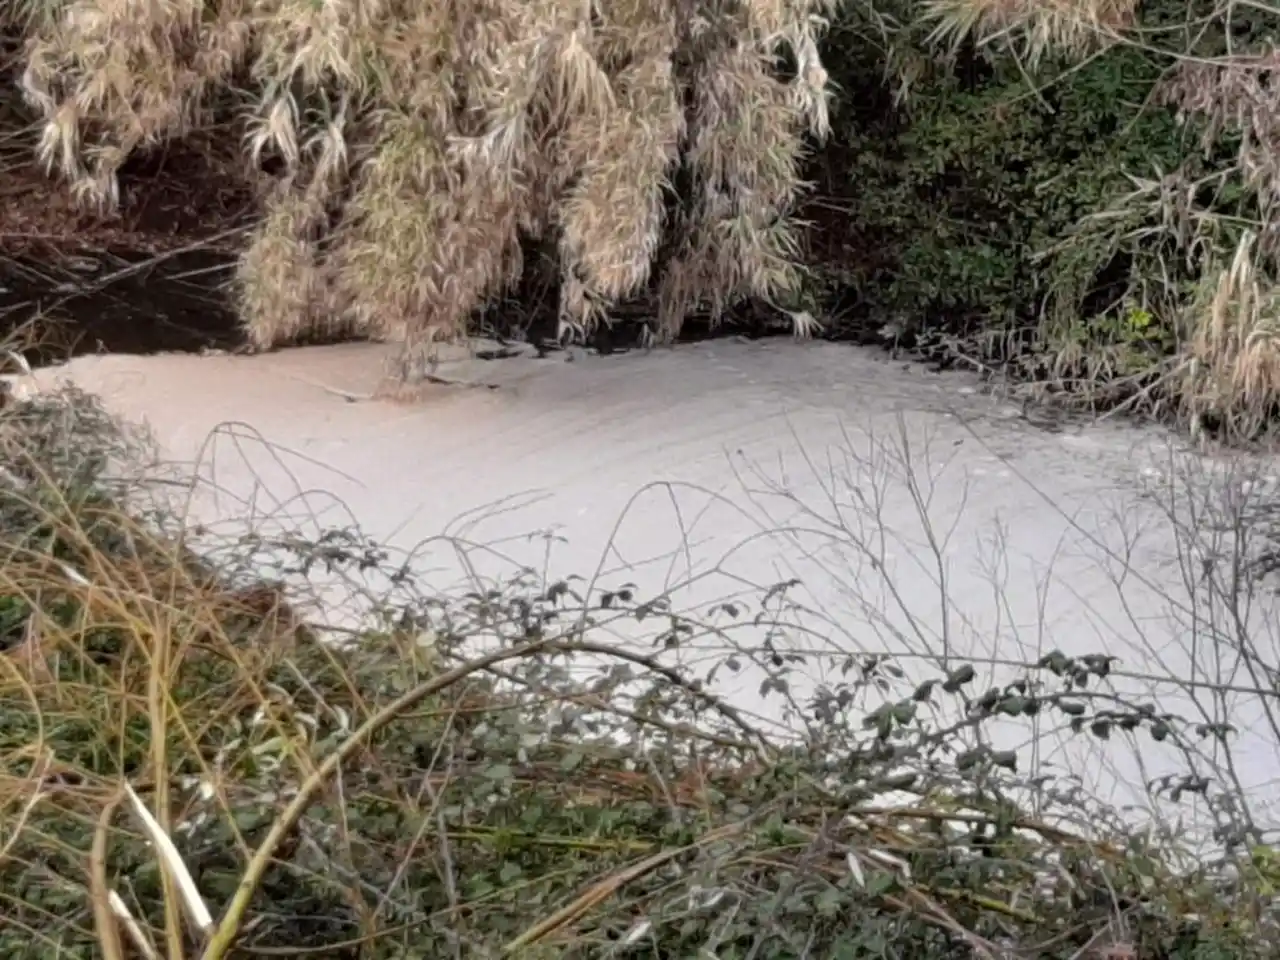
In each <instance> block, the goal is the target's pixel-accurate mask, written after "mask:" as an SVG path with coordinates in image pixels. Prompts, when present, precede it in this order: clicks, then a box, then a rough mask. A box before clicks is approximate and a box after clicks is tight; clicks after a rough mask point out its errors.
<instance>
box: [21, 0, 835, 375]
mask: <svg viewBox="0 0 1280 960" xmlns="http://www.w3.org/2000/svg"><path fill="white" fill-rule="evenodd" d="M837 2H838V0H750V2H734V0H609V2H598V3H594V4H592V3H586V4H584V3H580V2H570V0H525V2H521V3H506V4H503V3H496V2H493V0H456V2H450V3H444V2H438V3H419V2H410V0H52V2H49V0H46V3H45V4H44V5H43V6H42V7H41V8H40V14H39V15H38V16H34V17H32V18H31V20H30V21H29V25H28V29H29V31H30V34H31V39H30V41H29V43H28V47H27V52H26V54H27V61H26V69H25V73H24V75H23V78H22V86H23V90H24V93H25V95H26V97H27V99H28V101H29V102H30V103H31V104H32V105H34V106H35V107H36V108H37V110H38V112H39V115H40V117H41V119H42V135H41V139H40V144H39V154H40V158H41V160H42V161H43V163H44V164H45V165H46V167H47V168H48V169H50V170H51V171H56V172H57V173H59V174H61V175H62V176H63V177H65V178H66V179H67V180H68V181H69V182H70V184H71V186H72V187H73V189H74V191H75V193H76V195H77V196H78V197H79V198H80V199H81V200H83V201H84V202H85V203H86V204H89V205H91V206H95V207H98V208H103V209H108V210H110V209H112V208H113V207H114V206H115V205H117V204H118V203H119V202H120V196H119V188H118V174H119V171H120V169H121V166H122V164H124V163H125V161H126V160H127V159H128V158H129V157H130V156H131V155H133V154H134V153H136V152H138V151H141V150H146V149H148V148H152V147H155V146H157V145H159V144H161V143H163V142H166V141H169V140H172V139H175V138H181V137H184V136H186V135H188V134H189V133H190V132H191V131H193V130H196V129H198V128H201V127H204V126H207V125H209V124H211V123H214V122H222V121H223V120H225V118H226V117H228V116H235V117H237V118H238V120H237V122H238V124H239V130H240V132H242V134H243V137H244V155H245V159H246V161H247V167H248V169H250V170H252V171H254V176H255V177H256V178H258V179H260V180H261V181H262V183H263V198H264V199H263V203H264V216H263V217H262V221H261V223H260V225H259V226H258V228H257V230H256V232H255V233H254V234H253V236H252V238H251V239H250V241H249V243H248V244H247V246H246V248H245V250H244V251H243V254H242V259H241V269H240V281H241V282H240V293H241V307H242V312H243V316H244V318H245V323H246V325H247V327H248V330H249V332H250V334H251V337H252V339H253V341H254V342H255V343H257V344H258V345H260V346H263V347H266V346H270V345H274V344H278V343H283V342H288V341H290V340H294V339H296V338H298V337H300V336H303V335H304V334H308V333H333V332H336V331H338V330H346V331H351V332H355V333H359V334H363V335H367V336H371V337H376V338H386V339H389V340H394V341H399V342H402V343H404V344H405V345H406V353H405V360H406V361H409V362H408V365H407V366H406V368H405V372H408V373H412V372H414V370H415V369H418V368H419V367H420V361H421V360H422V359H423V351H424V349H425V348H428V347H429V346H430V344H431V343H433V342H435V341H437V340H440V339H450V338H454V337H457V336H459V335H464V334H465V333H466V332H467V324H468V321H469V318H470V317H471V316H472V315H473V314H474V312H475V310H476V309H477V308H478V307H480V306H482V305H483V304H484V303H486V302H487V301H488V300H490V299H491V298H493V297H494V296H496V295H499V294H501V293H502V292H504V291H506V290H508V289H510V288H511V286H512V285H513V284H514V283H515V282H516V281H517V280H518V279H519V277H520V275H521V271H522V268H523V266H524V263H523V261H524V258H525V252H524V251H525V250H526V249H527V245H526V244H524V243H523V241H526V240H535V241H537V240H540V241H543V242H547V243H552V244H554V249H555V251H556V257H557V258H558V268H559V275H560V287H561V293H560V297H561V299H560V322H561V329H562V332H577V333H582V332H584V331H585V330H588V329H590V328H591V327H593V326H594V325H595V324H598V323H599V322H600V321H601V320H602V318H604V317H605V313H606V310H607V308H608V306H609V305H610V304H613V303H616V302H617V301H619V300H620V299H623V298H626V297H630V296H633V295H636V294H638V293H643V292H649V291H652V292H653V293H655V294H656V296H657V303H658V310H657V312H658V320H657V323H656V328H655V329H654V330H653V333H654V334H655V335H656V337H657V338H658V339H660V340H661V339H670V338H671V337H674V336H675V335H676V334H677V333H678V331H679V330H680V327H681V324H682V322H683V321H684V319H685V317H686V316H687V315H688V314H689V312H690V311H692V310H695V309H699V310H701V309H706V310H709V311H710V312H711V314H712V316H713V317H716V316H718V315H719V314H720V312H722V311H723V309H724V308H725V307H726V306H727V305H729V304H731V303H732V302H734V301H735V300H737V299H740V298H744V297H748V296H753V297H760V298H764V299H767V300H776V299H777V298H779V297H781V296H783V295H785V294H786V293H788V292H790V291H793V290H794V289H796V287H797V284H798V283H799V280H800V272H799V268H798V266H797V259H798V258H797V253H798V251H799V242H798V239H797V234H796V225H795V223H794V222H793V220H792V219H791V218H790V217H789V214H790V213H791V210H792V207H793V204H794V201H795V200H796V198H797V195H798V192H799V191H800V190H801V189H802V188H803V186H804V185H803V183H802V180H801V174H800V162H801V160H802V157H803V153H804V149H805V138H806V136H809V135H819V136H820V135H822V134H825V132H826V128H827V112H826V111H827V96H828V94H827V77H826V73H825V71H824V70H823V68H822V65H821V64H820V62H819V58H818V53H817V41H818V39H819V37H820V35H821V34H822V32H823V30H824V29H825V27H826V17H828V16H829V15H830V14H831V13H832V12H833V8H834V7H835V6H836V4H837ZM784 58H785V63H786V64H787V66H789V67H790V68H791V69H789V70H787V72H786V75H785V76H784V75H783V72H782V69H781V67H782V66H783V64H784ZM244 91H249V92H248V93H246V92H244ZM266 169H270V170H271V175H270V176H266V175H265V174H263V173H262V171H264V170H266ZM677 183H678V184H679V188H678V189H677V187H676V186H675V184H677Z"/></svg>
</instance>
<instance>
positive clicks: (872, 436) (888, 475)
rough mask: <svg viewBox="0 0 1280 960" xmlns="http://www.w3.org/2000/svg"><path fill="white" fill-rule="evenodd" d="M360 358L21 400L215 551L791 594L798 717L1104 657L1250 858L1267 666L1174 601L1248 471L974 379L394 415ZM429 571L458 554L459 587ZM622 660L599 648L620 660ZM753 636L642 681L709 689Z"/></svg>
mask: <svg viewBox="0 0 1280 960" xmlns="http://www.w3.org/2000/svg"><path fill="white" fill-rule="evenodd" d="M384 349H385V348H383V347H381V346H378V345H369V344H361V345H341V346H336V347H332V346H330V347H315V348H303V349H297V350H290V351H282V352H279V353H275V354H270V355H262V356H226V355H220V356H205V357H197V356H190V355H185V356H176V355H160V356H150V357H133V356H125V355H107V356H97V357H81V358H78V359H76V360H74V361H72V362H70V363H69V364H68V365H65V366H62V367H58V368H47V369H44V370H42V371H39V372H38V374H37V380H38V381H40V382H42V383H50V382H53V381H54V380H58V379H61V378H68V377H69V378H70V379H71V380H73V381H74V382H76V383H77V384H78V385H80V386H82V387H84V388H85V389H88V390H90V391H92V392H94V393H97V394H99V395H101V396H102V397H103V398H104V399H105V401H106V402H107V404H108V406H109V407H110V408H111V409H113V410H114V411H116V412H118V413H120V414H122V415H123V416H125V417H127V418H129V419H133V420H136V421H145V422H146V423H147V424H148V425H149V426H150V428H151V429H152V430H153V432H154V436H155V438H156V441H157V443H158V445H159V447H160V449H161V450H163V452H164V454H165V455H166V456H167V457H169V458H172V459H174V460H176V461H182V462H188V463H190V462H194V463H196V467H195V473H196V474H197V475H198V476H199V477H200V478H201V486H200V489H199V493H198V495H197V496H195V497H194V499H193V500H192V502H191V509H192V511H193V513H194V515H195V517H196V518H197V519H199V520H200V521H201V522H205V523H209V524H212V525H214V526H215V527H218V528H219V529H224V530H225V529H226V525H227V524H228V523H231V524H239V525H241V526H243V525H244V524H245V523H246V518H251V519H249V521H248V522H250V523H252V524H253V525H254V526H255V527H257V528H259V529H264V528H265V527H267V526H268V525H272V524H274V525H276V528H277V529H280V530H287V529H298V530H304V531H305V530H309V531H311V532H312V533H315V532H317V531H319V530H321V529H324V528H331V527H333V526H335V525H339V526H340V525H345V524H348V523H353V522H354V523H358V525H359V526H360V528H361V529H362V530H363V531H364V532H365V533H367V534H368V535H369V536H371V537H372V538H374V539H375V540H377V541H379V542H381V543H385V544H389V545H391V546H394V547H396V548H398V549H401V550H405V551H411V552H413V554H414V556H415V558H416V559H415V563H416V566H417V569H418V570H420V571H421V575H422V576H423V577H425V578H427V579H432V580H434V581H436V582H439V583H441V584H449V585H456V584H458V583H459V581H460V578H461V577H462V575H463V573H464V569H466V570H468V571H469V574H470V575H472V576H481V577H490V576H492V577H498V578H501V577H504V576H506V575H509V574H510V573H512V572H514V570H515V569H516V568H517V567H519V566H521V565H528V566H530V567H532V568H534V569H536V570H538V571H539V572H540V575H543V576H545V577H547V578H550V579H556V578H558V577H564V576H568V575H574V574H576V575H581V576H583V577H586V578H589V579H591V578H595V582H597V583H598V585H599V586H602V587H609V586H616V585H618V584H619V583H621V582H624V581H631V582H634V583H636V584H637V585H638V593H639V594H640V595H641V596H648V595H653V594H655V593H659V592H662V591H667V592H669V593H670V596H671V598H672V603H673V605H674V606H676V607H677V608H679V609H686V610H697V611H701V612H703V613H704V615H705V611H707V610H708V608H710V607H711V606H712V605H713V603H714V602H715V601H717V600H720V599H724V598H727V597H730V596H735V597H738V598H741V599H744V600H746V601H747V602H748V603H758V600H759V596H760V592H761V591H762V590H763V589H765V588H766V587H767V586H768V585H770V584H775V583H778V582H781V581H786V580H788V579H790V578H793V577H794V578H796V579H798V580H799V581H800V585H799V586H796V587H793V588H792V596H793V597H794V599H795V600H796V602H797V603H800V604H802V605H803V606H804V608H805V611H806V612H805V613H804V617H805V618H807V619H806V620H805V624H806V626H805V627H804V629H803V630H796V631H793V632H791V633H789V635H788V640H787V642H789V643H792V644H794V646H795V647H796V648H797V649H799V648H804V649H806V650H809V651H810V652H811V653H815V652H816V653H815V656H813V657H812V658H811V659H810V660H809V662H808V663H807V664H805V665H804V666H803V667H802V668H798V669H799V673H797V674H796V675H793V676H792V677H791V678H790V684H791V687H792V689H793V690H795V691H799V692H800V693H801V694H803V692H804V690H805V689H806V688H812V686H813V685H814V684H817V683H822V682H832V683H834V682H835V681H834V680H832V679H831V677H832V675H833V672H834V671H835V670H836V668H837V667H838V666H839V664H840V663H841V661H842V660H843V659H844V658H845V657H846V656H847V655H848V654H849V653H851V652H857V653H870V652H883V653H892V654H896V655H898V656H899V657H901V658H903V659H902V661H901V662H902V663H903V664H904V665H906V667H907V669H908V679H909V680H916V679H919V678H922V677H927V676H936V675H938V671H939V670H945V669H949V668H953V667H954V666H955V665H956V664H957V663H958V662H959V661H960V660H961V659H963V658H972V659H973V662H974V663H975V665H976V666H977V668H978V678H977V680H976V681H975V687H981V688H983V689H985V688H986V686H988V685H991V684H993V683H1001V682H1007V681H1008V680H1009V679H1011V678H1012V677H1013V676H1015V675H1017V673H1018V668H1017V666H1016V664H1017V663H1019V662H1024V661H1035V660H1037V659H1038V658H1040V657H1041V656H1043V655H1044V654H1046V653H1048V652H1049V651H1051V650H1054V649H1059V650H1062V651H1064V652H1065V653H1067V654H1068V655H1072V656H1082V655H1086V654H1095V653H1096V654H1106V655H1110V656H1113V657H1116V658H1118V663H1117V664H1116V676H1115V677H1113V679H1112V683H1113V685H1114V686H1115V687H1116V688H1117V689H1119V690H1121V691H1122V692H1124V693H1126V694H1127V695H1131V696H1133V697H1137V698H1139V699H1146V700H1155V701H1156V702H1158V703H1159V705H1160V706H1161V708H1162V709H1166V710H1169V711H1172V712H1174V713H1178V714H1181V715H1184V716H1187V717H1188V718H1189V719H1190V720H1193V721H1196V722H1203V721H1206V720H1207V721H1213V720H1222V719H1227V718H1228V717H1229V718H1230V719H1231V721H1232V722H1233V723H1234V724H1235V726H1236V727H1237V728H1238V729H1239V731H1240V732H1239V734H1238V735H1237V736H1235V737H1234V738H1232V739H1231V740H1230V744H1231V749H1230V759H1231V761H1232V763H1231V765H1230V766H1224V764H1225V759H1224V758H1225V756H1226V755H1225V754H1224V753H1223V751H1222V749H1221V747H1220V745H1219V746H1215V745H1214V744H1213V743H1212V742H1210V741H1205V742H1203V743H1202V744H1201V747H1202V749H1203V751H1204V752H1205V753H1206V756H1205V757H1202V758H1201V759H1199V760H1197V761H1196V762H1197V764H1199V769H1200V770H1201V772H1204V773H1207V774H1209V775H1213V776H1224V777H1231V778H1235V780H1236V781H1237V782H1238V784H1239V785H1240V786H1241V787H1243V788H1244V789H1245V791H1246V793H1247V796H1248V797H1249V801H1250V805H1251V807H1252V808H1253V811H1254V815H1255V816H1256V817H1258V818H1259V819H1260V820H1261V821H1262V822H1264V823H1266V824H1268V825H1271V826H1280V823H1273V821H1276V820H1277V819H1278V818H1280V805H1278V804H1276V803H1275V801H1274V799H1273V794H1274V793H1275V790H1274V789H1273V787H1272V784H1273V783H1274V778H1275V776H1276V774H1277V772H1280V734H1278V733H1277V731H1276V728H1275V727H1273V726H1272V725H1271V724H1270V723H1268V722H1267V717H1268V716H1269V713H1268V710H1267V707H1268V704H1270V705H1271V706H1274V700H1275V696H1274V694H1269V695H1263V694H1261V693H1259V692H1258V688H1259V687H1263V686H1268V685H1270V687H1271V689H1274V684H1273V682H1272V681H1271V680H1269V679H1268V677H1267V676H1264V675H1263V674H1265V673H1266V671H1265V669H1264V668H1266V667H1270V666H1272V665H1276V664H1280V649H1277V648H1278V647H1280V643H1278V642H1277V640H1276V636H1275V631H1274V627H1275V625H1276V624H1277V622H1280V621H1278V620H1277V617H1276V615H1275V614H1276V610H1275V605H1274V601H1273V599H1272V595H1271V593H1270V592H1267V591H1263V590H1261V589H1259V590H1257V591H1256V593H1254V594H1251V595H1250V596H1249V597H1248V600H1249V604H1248V609H1247V610H1244V609H1243V606H1244V605H1243V604H1241V603H1239V602H1238V601H1239V599H1240V598H1239V596H1238V592H1235V593H1237V595H1236V596H1206V595H1205V591H1204V590H1202V589H1201V588H1200V587H1198V586H1196V583H1197V582H1198V581H1197V577H1198V574H1197V571H1200V574H1203V573H1204V572H1205V571H1207V570H1208V569H1209V559H1210V558H1209V557H1208V556H1207V554H1208V553H1209V552H1211V551H1218V552H1223V551H1225V552H1226V553H1230V550H1231V545H1230V543H1228V542H1227V541H1224V540H1223V539H1222V538H1221V537H1219V536H1217V535H1216V534H1214V533H1213V531H1212V526H1213V524H1212V523H1211V522H1210V521H1211V520H1212V516H1213V513H1214V510H1213V509H1210V508H1215V509H1216V507H1215V504H1218V503H1219V499H1218V498H1220V497H1222V496H1223V495H1224V493H1223V491H1227V492H1228V493H1229V492H1230V491H1232V490H1236V491H1237V492H1238V491H1239V489H1240V483H1241V481H1242V478H1244V477H1245V475H1246V473H1247V474H1248V477H1249V484H1250V486H1248V487H1247V489H1248V490H1251V491H1253V494H1256V493H1257V491H1258V490H1262V489H1265V487H1266V485H1267V483H1269V482H1270V480H1269V473H1268V471H1269V469H1270V464H1269V463H1267V462H1266V461H1265V460H1260V459H1256V458H1255V459H1251V460H1245V459H1244V458H1239V459H1237V460H1235V461H1231V462H1227V461H1225V460H1220V459H1219V460H1214V461H1208V460H1202V459H1200V458H1197V457H1196V456H1193V455H1192V454H1190V453H1188V452H1186V451H1183V450H1180V449H1179V445H1178V443H1177V442H1176V440H1174V439H1173V438H1171V437H1170V436H1169V435H1168V434H1166V433H1165V432H1163V431H1161V430H1158V429H1156V428H1150V427H1143V428H1138V427H1135V426H1132V425H1125V424H1123V423H1121V422H1119V421H1113V422H1108V423H1101V424H1093V425H1072V424H1067V425H1063V426H1060V427H1058V428H1055V429H1046V428H1045V427H1044V426H1043V425H1040V424H1037V423H1036V422H1034V421H1035V416H1034V415H1033V416H1032V418H1031V419H1028V418H1027V417H1026V416H1025V415H1024V414H1023V412H1022V411H1021V410H1020V409H1019V408H1018V407H1017V406H1015V405H1012V404H1010V403H1008V402H1006V401H1003V400H1001V399H1000V398H998V397H995V396H991V395H989V394H987V393H985V392H984V391H983V389H982V388H981V386H980V384H979V383H978V382H977V381H976V380H974V379H971V378H968V377H966V376H964V375H959V374H952V373H947V374H933V373H929V372H927V371H925V370H924V369H922V368H919V367H912V366H910V365H906V364H903V363H901V362H897V361H893V360H890V359H889V358H887V357H886V356H885V355H884V354H883V353H880V352H876V351H872V350H865V349H860V348H852V347H848V346H841V345H835V344H822V343H791V342H779V341H757V342H745V341H733V340H718V341H711V342H706V343H702V344H697V345H691V346H682V347H677V348H674V349H670V350H665V349H664V350H656V351H653V352H651V353H645V352H635V353H628V354H623V355H615V356H608V357H599V356H592V355H585V354H578V355H575V354H565V353H560V354H552V355H549V356H547V357H543V358H536V357H520V358H516V359H509V360H502V361H497V362H493V363H483V364H482V363H478V362H476V361H473V360H472V361H466V360H462V359H459V360H458V361H457V362H456V363H453V364H452V366H450V364H449V363H446V364H444V365H443V366H442V368H441V373H442V375H449V376H459V377H464V378H470V381H471V382H472V383H473V387H470V388H463V387H441V388H438V389H435V390H433V391H432V392H429V393H428V394H426V395H425V396H423V397H422V398H421V399H420V400H418V401H417V402H414V403H393V402H389V401H383V400H375V399H371V398H369V394H370V393H371V392H372V390H373V387H374V385H375V384H376V382H377V380H378V376H379V371H380V369H381V366H380V365H381V362H382V358H383V352H384ZM1171 508H1172V509H1171ZM1205 511H1207V512H1205ZM219 525H220V526H219ZM1180 527H1181V529H1182V533H1181V534H1179V529H1180ZM441 535H448V537H451V538H454V539H451V540H444V539H439V538H440V537H441ZM459 539H461V540H463V541H466V542H468V543H470V544H472V545H475V549H471V550H470V551H469V552H468V553H467V565H465V566H464V564H462V563H461V562H460V559H459V554H458V553H457V544H458V542H459ZM1209 541H1214V542H1213V543H1212V544H1211V543H1209ZM1209 592H1210V593H1212V591H1209ZM1233 592H1234V591H1228V593H1233ZM650 629H651V628H650V627H647V626H641V627H634V626H633V627H628V628H626V629H623V628H619V631H620V632H619V633H618V642H619V643H639V644H644V645H646V647H648V645H649V644H650V643H651V641H652V636H651V635H650V636H646V635H645V633H644V631H645V630H650ZM753 631H754V633H753ZM760 633H761V628H758V627H752V626H750V625H747V626H745V627H742V628H740V629H739V630H738V631H737V632H734V631H727V632H725V633H722V634H719V635H717V637H716V639H715V640H714V641H712V640H704V641H701V642H698V643H693V644H691V645H690V646H691V648H690V649H684V650H680V651H676V652H674V653H672V655H673V656H682V657H684V658H686V659H687V660H690V661H698V662H702V663H709V662H710V661H711V660H712V659H715V658H719V659H723V657H724V656H725V648H726V645H729V644H732V643H741V644H745V645H747V646H752V645H755V644H758V642H759V639H760V637H759V634H760ZM1249 647H1251V648H1252V649H1245V648H1249ZM819 654H820V655H819ZM801 674H803V676H801ZM727 676H728V679H724V678H723V677H722V678H721V680H720V681H719V689H720V690H721V692H723V693H724V695H725V696H726V697H728V698H729V699H730V700H731V701H732V702H734V703H735V704H736V705H738V706H739V707H741V708H742V709H744V710H748V711H750V712H752V713H754V714H756V715H758V716H759V718H760V722H761V723H773V724H784V723H794V720H789V719H788V717H787V716H786V711H785V704H783V703H782V702H780V701H779V698H777V697H776V696H775V697H770V696H762V695H761V692H760V690H761V685H762V683H763V680H764V679H765V678H766V676H767V673H766V668H764V667H752V668H748V669H744V670H742V671H740V672H739V673H738V674H729V675H727ZM1038 725H1039V727H1040V729H1039V731H1038V733H1039V736H1038V737H1037V738H1035V742H1034V743H1033V742H1031V740H1030V739H1029V737H1030V733H1031V728H1030V726H1029V725H1028V723H1022V724H1021V725H1016V726H1010V727H1009V728H1008V729H1002V730H1001V731H999V733H998V736H999V737H1000V738H1001V740H1002V742H1004V744H1005V745H1008V746H1013V747H1016V748H1018V750H1019V757H1020V763H1021V765H1022V768H1023V769H1024V770H1027V769H1031V768H1036V769H1042V770H1044V771H1045V772H1048V771H1051V770H1057V771H1058V772H1059V773H1061V772H1066V773H1068V774H1070V775H1072V776H1075V777H1077V778H1078V779H1079V781H1080V782H1081V783H1082V784H1083V785H1084V787H1085V788H1086V789H1087V790H1088V791H1090V792H1091V793H1092V794H1093V795H1095V796H1097V797H1099V798H1101V799H1102V800H1104V801H1107V802H1110V803H1114V804H1116V805H1120V806H1124V805H1131V804H1132V805H1137V806H1139V807H1142V808H1143V809H1148V808H1149V803H1148V799H1147V794H1148V791H1147V790H1146V787H1145V786H1144V785H1145V784H1149V783H1150V782H1151V781H1152V780H1153V779H1154V778H1156V777H1158V776H1160V775H1163V774H1171V773H1176V772H1179V771H1185V770H1186V766H1187V761H1186V759H1185V758H1184V757H1181V756H1179V755H1178V753H1177V751H1175V750H1174V749H1172V747H1170V746H1169V744H1168V743H1165V744H1156V743H1154V742H1153V741H1152V740H1151V738H1150V737H1149V736H1147V735H1146V734H1145V733H1142V732H1137V733H1135V734H1133V736H1132V737H1130V736H1129V735H1122V734H1116V735H1115V736H1113V737H1112V738H1111V739H1110V740H1109V741H1108V742H1106V743H1105V744H1104V743H1100V742H1099V741H1097V740H1096V739H1091V738H1088V737H1079V736H1075V737H1070V736H1065V735H1063V736H1058V735H1055V734H1053V733H1052V731H1051V729H1050V728H1052V727H1055V726H1060V725H1061V723H1060V718H1059V719H1054V718H1050V717H1046V716H1042V717H1041V718H1039V720H1038ZM1215 764H1216V765H1217V766H1216V767H1215V766H1214V765H1215ZM1159 809H1160V810H1162V811H1163V812H1164V813H1166V814H1169V813H1170V812H1171V811H1172V812H1173V813H1174V814H1180V815H1196V816H1203V809H1201V808H1197V807H1196V806H1195V805H1194V804H1192V805H1188V801H1184V802H1182V803H1181V804H1179V805H1177V806H1176V809H1175V808H1174V807H1169V806H1161V807H1159Z"/></svg>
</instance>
